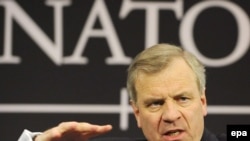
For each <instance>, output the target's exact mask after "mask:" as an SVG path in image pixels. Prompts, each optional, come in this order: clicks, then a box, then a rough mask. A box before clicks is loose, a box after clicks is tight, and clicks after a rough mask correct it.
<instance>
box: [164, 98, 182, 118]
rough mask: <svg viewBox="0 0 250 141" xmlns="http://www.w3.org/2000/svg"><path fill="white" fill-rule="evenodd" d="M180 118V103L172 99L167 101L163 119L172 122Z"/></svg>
mask: <svg viewBox="0 0 250 141" xmlns="http://www.w3.org/2000/svg"><path fill="white" fill-rule="evenodd" d="M180 118H181V112H180V109H179V108H178V105H177V104H175V103H174V102H172V101H168V102H166V103H165V105H164V109H163V112H162V120H163V121H164V122H167V123H172V122H174V121H176V120H178V119H180Z"/></svg>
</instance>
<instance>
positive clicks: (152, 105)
mask: <svg viewBox="0 0 250 141" xmlns="http://www.w3.org/2000/svg"><path fill="white" fill-rule="evenodd" d="M163 103H164V101H163V100H156V101H152V102H151V103H149V104H148V107H152V108H154V107H159V106H161V105H163Z"/></svg>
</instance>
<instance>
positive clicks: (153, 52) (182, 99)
mask: <svg viewBox="0 0 250 141" xmlns="http://www.w3.org/2000/svg"><path fill="white" fill-rule="evenodd" d="M127 88H128V92H129V95H130V98H131V105H132V107H133V110H134V114H135V117H136V120H137V124H138V126H139V127H140V128H142V131H143V133H144V135H145V136H146V138H147V139H148V140H149V141H158V140H160V141H164V140H166V141H168V140H185V141H199V140H200V139H201V136H202V133H203V129H204V116H205V115H206V114H207V109H206V97H205V69H204V66H203V65H202V64H201V63H200V62H199V61H198V60H197V59H196V58H195V57H194V56H193V55H192V54H190V53H188V52H186V51H183V50H182V49H181V48H179V47H176V46H173V45H168V44H158V45H155V46H153V47H150V48H148V49H146V50H144V51H143V52H141V53H140V54H138V55H137V56H136V58H135V59H134V61H133V62H132V64H131V65H130V67H129V69H128V80H127Z"/></svg>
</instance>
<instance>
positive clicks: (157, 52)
mask: <svg viewBox="0 0 250 141" xmlns="http://www.w3.org/2000/svg"><path fill="white" fill-rule="evenodd" d="M176 57H181V58H183V59H184V60H185V61H186V62H187V64H188V65H189V66H190V68H191V69H192V70H193V72H194V74H195V76H196V80H197V85H198V88H199V90H200V91H202V90H204V89H205V85H206V75H205V68H204V66H203V65H202V63H201V62H200V61H199V60H198V59H197V58H196V57H195V56H194V55H192V54H191V53H189V52H187V51H185V50H183V49H182V48H180V47H178V46H175V45H170V44H157V45H154V46H152V47H150V48H147V49H145V50H144V51H142V52H141V53H139V54H138V55H137V56H136V57H135V58H134V60H133V61H132V63H131V64H130V66H129V68H128V76H127V90H128V93H129V96H130V99H131V100H132V101H134V102H137V92H136V89H135V80H136V78H137V74H138V73H139V72H143V73H147V74H153V73H157V72H160V71H161V70H163V69H164V68H166V67H167V66H168V64H169V63H170V62H171V60H173V59H174V58H176Z"/></svg>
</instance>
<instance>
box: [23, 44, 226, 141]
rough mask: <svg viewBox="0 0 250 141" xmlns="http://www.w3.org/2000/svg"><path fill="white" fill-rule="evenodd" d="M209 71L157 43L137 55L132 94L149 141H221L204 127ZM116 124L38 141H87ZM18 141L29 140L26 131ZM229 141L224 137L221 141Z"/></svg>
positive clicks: (80, 126)
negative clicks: (206, 76) (206, 84)
mask: <svg viewBox="0 0 250 141" xmlns="http://www.w3.org/2000/svg"><path fill="white" fill-rule="evenodd" d="M205 82H206V80H205V69H204V66H203V65H202V64H201V63H200V62H199V61H198V60H197V59H196V58H195V57H194V56H193V55H192V54H190V53H188V52H186V51H184V50H182V49H181V48H180V47H177V46H173V45H169V44H158V45H155V46H153V47H150V48H148V49H146V50H144V51H143V52H141V53H140V54H138V55H137V56H136V57H135V59H134V61H133V62H132V63H131V65H130V66H129V69H128V78H127V89H128V93H129V95H130V102H131V106H132V108H133V111H134V115H135V118H136V120H137V125H138V127H139V128H141V129H142V131H143V133H144V135H145V137H146V139H147V140H148V141H177V140H178V141H219V140H221V139H220V138H219V137H217V136H215V135H214V134H212V133H210V132H209V131H208V130H206V129H205V128H204V116H206V115H207V101H206V95H205ZM111 129H112V126H111V125H93V124H90V123H86V122H83V123H79V122H65V123H61V124H59V125H58V126H56V127H54V128H52V129H49V130H47V131H45V132H44V133H42V134H35V135H36V136H34V138H33V140H34V141H67V140H70V141H71V140H73V141H86V140H89V139H91V138H92V137H94V136H98V135H101V134H104V133H106V132H108V131H110V130H111ZM25 132H26V133H27V134H29V136H28V137H27V136H25V135H23V138H25V137H27V139H22V137H21V138H20V139H19V141H30V140H31V139H30V140H29V139H28V138H29V137H30V136H33V135H32V133H30V132H28V131H25ZM222 140H225V138H222Z"/></svg>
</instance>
